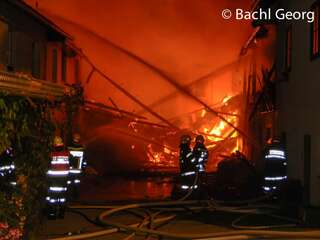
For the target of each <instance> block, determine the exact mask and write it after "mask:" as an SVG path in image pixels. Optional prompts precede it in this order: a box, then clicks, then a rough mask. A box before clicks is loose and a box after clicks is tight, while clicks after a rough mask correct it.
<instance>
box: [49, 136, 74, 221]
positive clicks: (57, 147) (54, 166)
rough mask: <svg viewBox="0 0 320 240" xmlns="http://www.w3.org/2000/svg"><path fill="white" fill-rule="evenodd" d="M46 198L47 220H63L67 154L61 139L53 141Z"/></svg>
mask: <svg viewBox="0 0 320 240" xmlns="http://www.w3.org/2000/svg"><path fill="white" fill-rule="evenodd" d="M47 176H48V182H49V186H48V193H47V197H46V202H47V213H48V218H53V219H55V218H57V217H59V218H63V217H64V213H65V208H66V203H67V181H68V176H69V153H68V151H65V147H64V144H63V141H62V139H61V137H59V136H56V137H55V139H54V151H53V152H52V153H51V163H50V168H49V170H48V172H47Z"/></svg>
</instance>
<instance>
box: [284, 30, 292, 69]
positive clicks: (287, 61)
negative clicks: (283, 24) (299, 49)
mask: <svg viewBox="0 0 320 240" xmlns="http://www.w3.org/2000/svg"><path fill="white" fill-rule="evenodd" d="M285 56H286V59H285V71H286V72H289V71H290V70H291V64H292V25H291V24H290V25H289V26H288V27H287V31H286V55H285Z"/></svg>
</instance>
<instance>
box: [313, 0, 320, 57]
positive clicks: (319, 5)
mask: <svg viewBox="0 0 320 240" xmlns="http://www.w3.org/2000/svg"><path fill="white" fill-rule="evenodd" d="M319 9H320V1H316V2H315V3H314V4H313V5H312V7H311V11H313V12H314V21H313V23H311V59H314V58H316V57H318V56H320V48H319Z"/></svg>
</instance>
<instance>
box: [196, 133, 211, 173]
mask: <svg viewBox="0 0 320 240" xmlns="http://www.w3.org/2000/svg"><path fill="white" fill-rule="evenodd" d="M193 154H194V157H195V159H196V166H197V170H198V171H199V173H200V174H202V173H205V171H206V168H205V167H206V163H207V161H208V150H207V148H206V146H205V145H204V137H203V136H202V135H198V136H197V137H196V144H195V146H194V148H193Z"/></svg>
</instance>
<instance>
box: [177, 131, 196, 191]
mask: <svg viewBox="0 0 320 240" xmlns="http://www.w3.org/2000/svg"><path fill="white" fill-rule="evenodd" d="M190 145H191V137H190V136H189V135H183V136H182V137H181V139H180V157H179V160H180V183H181V186H180V188H181V190H182V191H186V190H190V189H196V188H197V187H198V186H197V183H196V182H195V178H196V172H197V169H196V159H195V157H194V154H193V152H192V150H191V147H190Z"/></svg>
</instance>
